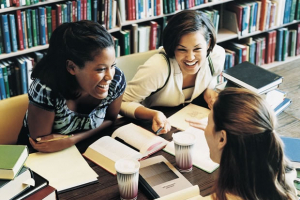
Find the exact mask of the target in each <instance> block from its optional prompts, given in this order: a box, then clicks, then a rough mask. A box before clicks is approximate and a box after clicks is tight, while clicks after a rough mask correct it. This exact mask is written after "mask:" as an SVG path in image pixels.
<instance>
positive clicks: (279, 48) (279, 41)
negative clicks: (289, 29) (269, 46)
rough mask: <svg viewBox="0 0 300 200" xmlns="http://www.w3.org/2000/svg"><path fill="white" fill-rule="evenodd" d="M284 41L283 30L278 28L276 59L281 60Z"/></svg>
mask: <svg viewBox="0 0 300 200" xmlns="http://www.w3.org/2000/svg"><path fill="white" fill-rule="evenodd" d="M282 43H283V30H282V29H278V30H277V37H276V50H275V61H281V60H282V58H281V55H282Z"/></svg>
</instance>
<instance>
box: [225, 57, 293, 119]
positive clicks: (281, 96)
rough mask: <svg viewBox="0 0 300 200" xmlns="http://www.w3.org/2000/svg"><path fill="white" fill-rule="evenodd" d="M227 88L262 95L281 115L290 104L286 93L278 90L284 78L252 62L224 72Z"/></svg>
mask: <svg viewBox="0 0 300 200" xmlns="http://www.w3.org/2000/svg"><path fill="white" fill-rule="evenodd" d="M223 76H224V78H226V79H227V84H226V87H236V86H238V87H244V88H247V89H249V90H251V91H253V92H256V93H257V94H260V95H262V96H263V97H264V98H265V100H266V101H267V102H268V103H269V104H270V105H271V107H272V108H273V109H274V111H275V114H276V115H279V114H280V113H281V112H282V111H283V110H284V109H286V108H287V107H288V106H289V105H290V104H291V102H292V101H291V100H290V99H289V98H287V97H286V94H287V93H286V92H284V91H281V90H279V89H278V87H279V85H280V84H281V83H282V81H283V77H282V76H280V75H278V74H275V73H273V72H271V71H268V70H266V69H263V68H261V67H259V66H257V65H255V64H253V63H250V62H247V61H246V62H242V63H240V64H238V65H235V66H234V67H231V68H229V69H226V70H224V71H223Z"/></svg>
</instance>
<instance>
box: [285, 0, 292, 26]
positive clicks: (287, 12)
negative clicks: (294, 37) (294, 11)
mask: <svg viewBox="0 0 300 200" xmlns="http://www.w3.org/2000/svg"><path fill="white" fill-rule="evenodd" d="M291 6H292V0H286V2H285V8H284V14H283V24H286V23H289V20H290V13H291Z"/></svg>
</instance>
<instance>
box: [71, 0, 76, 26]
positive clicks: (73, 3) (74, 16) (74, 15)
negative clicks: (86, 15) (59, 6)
mask: <svg viewBox="0 0 300 200" xmlns="http://www.w3.org/2000/svg"><path fill="white" fill-rule="evenodd" d="M76 21H77V2H76V1H72V22H76Z"/></svg>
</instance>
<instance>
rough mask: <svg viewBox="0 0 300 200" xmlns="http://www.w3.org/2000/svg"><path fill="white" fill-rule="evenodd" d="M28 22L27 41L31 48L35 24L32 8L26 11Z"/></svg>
mask: <svg viewBox="0 0 300 200" xmlns="http://www.w3.org/2000/svg"><path fill="white" fill-rule="evenodd" d="M25 12H26V23H27V41H28V48H31V47H32V46H33V45H34V44H33V43H34V42H33V30H32V29H33V26H32V20H31V16H32V15H31V9H27V10H26V11H25Z"/></svg>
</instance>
